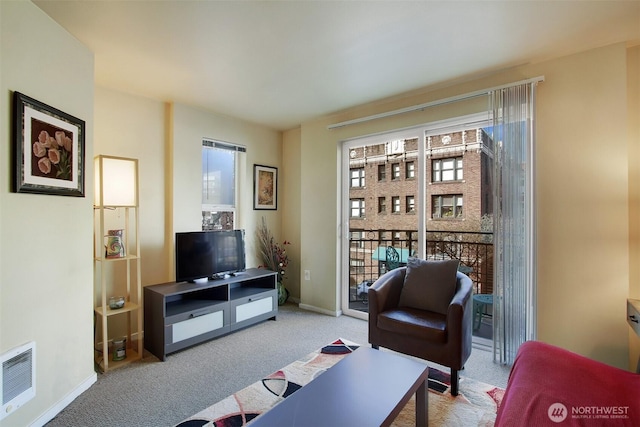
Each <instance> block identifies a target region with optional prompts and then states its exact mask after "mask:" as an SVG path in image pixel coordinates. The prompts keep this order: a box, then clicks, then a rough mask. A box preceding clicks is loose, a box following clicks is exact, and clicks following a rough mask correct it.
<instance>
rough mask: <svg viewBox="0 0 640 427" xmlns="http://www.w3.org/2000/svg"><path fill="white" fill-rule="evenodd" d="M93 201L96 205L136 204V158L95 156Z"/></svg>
mask: <svg viewBox="0 0 640 427" xmlns="http://www.w3.org/2000/svg"><path fill="white" fill-rule="evenodd" d="M94 202H95V205H96V206H137V204H138V160H137V159H128V158H124V157H111V156H104V155H99V156H96V158H95V193H94Z"/></svg>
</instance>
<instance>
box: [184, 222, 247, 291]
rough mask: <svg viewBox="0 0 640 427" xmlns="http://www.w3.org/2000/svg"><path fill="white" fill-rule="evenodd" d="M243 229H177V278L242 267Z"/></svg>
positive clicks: (188, 279) (220, 273) (217, 274)
mask: <svg viewBox="0 0 640 427" xmlns="http://www.w3.org/2000/svg"><path fill="white" fill-rule="evenodd" d="M245 268H246V264H245V243H244V230H225V231H192V232H184V233H176V282H193V281H195V280H196V279H204V278H208V279H216V278H219V277H224V276H225V275H227V274H234V273H237V272H240V271H244V270H245Z"/></svg>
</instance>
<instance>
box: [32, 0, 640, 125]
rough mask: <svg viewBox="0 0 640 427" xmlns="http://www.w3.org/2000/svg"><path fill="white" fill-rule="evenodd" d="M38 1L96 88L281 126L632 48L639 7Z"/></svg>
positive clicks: (639, 36) (638, 38)
mask: <svg viewBox="0 0 640 427" xmlns="http://www.w3.org/2000/svg"><path fill="white" fill-rule="evenodd" d="M34 3H35V4H36V5H38V6H39V7H40V8H41V9H42V10H44V11H45V12H46V13H47V14H48V15H50V16H51V17H52V18H53V19H54V20H55V21H57V22H58V23H59V24H60V25H62V26H63V27H64V28H66V29H67V30H68V31H69V32H70V33H71V34H73V35H74V36H75V37H76V38H78V39H79V40H80V41H81V42H82V43H83V44H84V45H86V46H88V47H89V48H90V49H91V50H92V51H93V52H94V53H95V78H96V84H97V85H99V86H104V87H108V88H113V89H117V90H120V91H124V92H129V93H133V94H137V95H141V96H145V97H149V98H153V99H157V100H161V101H173V102H177V103H182V104H187V105H193V106H198V107H202V108H206V109H208V110H212V111H215V112H218V113H221V114H225V115H229V116H233V117H237V118H240V119H244V120H248V121H251V122H255V123H259V124H263V125H266V126H269V127H271V128H274V129H279V130H285V129H290V128H293V127H296V126H298V125H299V124H300V123H302V122H304V121H305V120H308V119H311V118H314V117H318V116H321V115H324V114H328V113H333V112H336V111H340V110H343V109H345V108H349V107H352V106H355V105H359V104H363V103H367V102H370V101H374V100H378V99H382V98H386V97H389V96H393V95H397V94H401V93H404V92H408V91H411V90H415V89H419V88H424V87H427V86H431V85H437V84H443V83H445V82H447V81H451V80H458V79H464V78H468V77H470V76H473V75H478V74H483V73H489V72H492V71H497V70H501V69H505V68H508V67H512V66H514V65H520V64H525V63H530V62H536V61H540V60H545V59H550V58H553V57H557V56H563V55H567V54H571V53H575V52H579V51H583V50H587V49H591V48H594V47H599V46H605V45H608V44H612V43H616V42H624V41H627V42H628V41H631V42H632V43H637V42H640V0H635V1H617V0H614V1H602V2H598V1H575V0H574V1H515V0H511V1H400V0H398V1H202V0H201V1H189V0H173V1H166V0H165V1H57V0H34Z"/></svg>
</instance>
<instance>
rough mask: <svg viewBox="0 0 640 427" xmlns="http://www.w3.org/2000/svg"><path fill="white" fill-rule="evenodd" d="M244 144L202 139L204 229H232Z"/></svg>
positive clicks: (244, 150)
mask: <svg viewBox="0 0 640 427" xmlns="http://www.w3.org/2000/svg"><path fill="white" fill-rule="evenodd" d="M244 152H246V148H245V147H244V146H241V145H236V144H231V143H228V142H223V141H215V140H209V139H204V140H203V141H202V229H203V230H205V231H206V230H233V229H234V228H235V227H234V222H235V216H236V209H237V204H236V200H237V190H238V173H237V170H238V161H239V159H238V156H239V154H240V153H244Z"/></svg>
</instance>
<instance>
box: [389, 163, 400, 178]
mask: <svg viewBox="0 0 640 427" xmlns="http://www.w3.org/2000/svg"><path fill="white" fill-rule="evenodd" d="M391 179H400V163H394V164H392V165H391Z"/></svg>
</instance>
